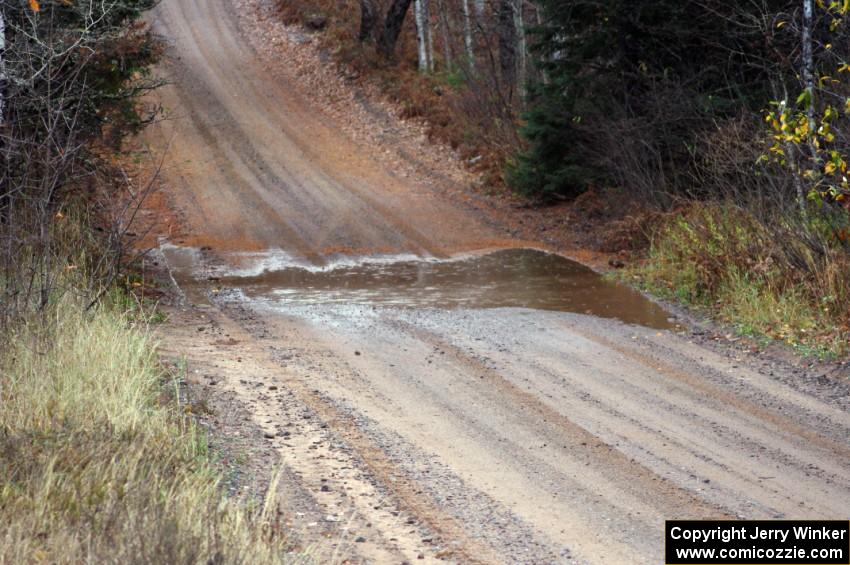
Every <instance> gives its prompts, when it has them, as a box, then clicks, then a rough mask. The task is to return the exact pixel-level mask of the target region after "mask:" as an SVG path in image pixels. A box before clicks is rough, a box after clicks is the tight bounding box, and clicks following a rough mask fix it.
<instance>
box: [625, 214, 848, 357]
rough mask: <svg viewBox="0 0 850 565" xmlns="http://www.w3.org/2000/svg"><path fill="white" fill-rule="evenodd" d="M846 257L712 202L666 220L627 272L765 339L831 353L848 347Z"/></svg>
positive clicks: (650, 287) (666, 295) (629, 277)
mask: <svg viewBox="0 0 850 565" xmlns="http://www.w3.org/2000/svg"><path fill="white" fill-rule="evenodd" d="M786 257H794V258H797V261H795V262H792V261H787V260H786V259H785V258H786ZM799 258H803V260H799ZM801 264H802V265H801ZM848 265H850V258H848V257H847V255H846V253H845V252H843V251H841V250H840V249H835V250H831V251H829V252H828V253H824V254H823V255H822V256H818V257H815V256H814V255H813V254H809V253H807V250H806V249H805V248H804V247H803V246H802V245H801V243H800V241H799V240H798V239H795V238H793V237H789V238H788V239H787V240H786V241H781V240H778V239H777V238H776V237H775V236H774V235H773V232H771V231H770V230H768V229H767V228H766V227H765V226H764V225H763V224H761V223H759V222H758V221H757V220H756V219H755V218H754V217H753V216H751V215H749V214H747V213H746V212H745V211H742V210H741V209H739V208H736V207H733V206H724V205H720V204H707V205H694V206H692V207H691V208H690V209H689V210H687V211H686V212H684V213H683V214H682V215H680V216H678V217H676V218H675V219H673V220H672V221H670V222H668V224H667V225H666V226H664V227H663V228H662V229H661V230H660V231H659V232H658V233H657V234H656V235H655V238H654V239H653V242H652V246H651V248H650V251H649V254H648V256H647V258H646V259H645V260H644V261H642V262H640V263H638V264H637V265H636V266H633V267H631V268H630V269H627V270H626V272H625V273H623V276H624V277H625V278H626V280H627V281H628V282H631V283H634V284H637V285H638V286H640V287H642V288H643V289H645V290H647V291H648V292H650V293H653V294H655V295H657V296H661V297H664V298H667V299H672V300H675V301H678V302H680V303H683V304H686V305H688V306H691V307H695V308H697V309H699V310H701V311H703V312H706V313H708V314H710V315H711V316H713V317H714V318H716V319H718V320H719V321H722V322H725V323H728V324H731V325H732V326H733V327H735V328H736V329H737V331H738V332H739V333H740V334H742V335H747V336H749V337H753V338H755V339H757V340H758V341H760V342H763V343H764V342H767V341H769V340H777V341H782V342H784V343H786V344H788V345H790V346H792V347H793V348H795V349H796V350H797V351H798V352H800V353H802V354H804V355H811V356H817V357H821V358H834V357H841V356H845V355H847V354H848V352H850V327H848V312H850V310H848V308H847V305H848V298H850V297H849V296H848V293H847V288H848V286H850V268H848Z"/></svg>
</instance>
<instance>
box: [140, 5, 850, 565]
mask: <svg viewBox="0 0 850 565" xmlns="http://www.w3.org/2000/svg"><path fill="white" fill-rule="evenodd" d="M238 1H239V0H163V2H162V4H161V5H160V6H159V7H158V8H157V10H156V14H155V18H154V19H155V24H154V25H155V27H156V29H157V30H158V31H159V32H160V33H162V34H163V35H164V36H166V37H167V38H168V39H169V40H170V42H171V44H172V45H171V49H170V61H169V62H168V63H167V65H166V66H165V70H166V71H167V72H168V73H170V75H171V78H172V80H173V81H174V84H173V85H172V86H170V87H168V88H167V89H165V90H164V91H163V92H162V97H163V102H164V103H165V105H166V106H167V107H168V108H169V110H170V113H171V115H172V117H173V118H172V119H171V120H169V121H167V122H165V123H163V124H161V125H160V126H159V127H158V129H157V130H156V131H154V132H152V133H151V135H150V138H149V139H150V141H151V144H152V146H153V147H154V148H155V149H156V150H158V151H162V150H164V149H166V148H168V150H169V153H168V158H167V161H166V166H165V169H164V179H165V181H166V186H167V191H168V194H169V197H170V199H171V200H172V204H173V206H174V207H175V209H176V210H178V212H179V213H180V214H181V215H182V218H181V221H182V226H181V228H180V232H181V236H180V240H179V241H173V242H170V243H168V244H166V245H164V246H163V258H164V259H165V261H166V262H167V263H168V266H169V269H170V272H171V274H172V276H173V277H174V280H175V282H176V283H177V284H178V286H179V287H180V288H181V290H182V291H183V292H184V295H185V297H186V301H185V302H184V303H183V305H182V307H180V308H176V309H175V310H174V311H173V312H172V319H171V322H170V323H169V324H167V325H166V327H165V328H164V330H163V332H164V336H163V337H164V342H165V347H166V352H167V353H168V354H169V355H171V356H174V357H181V356H185V358H186V359H187V361H188V367H189V375H190V378H191V381H192V383H193V384H194V386H195V387H196V389H197V391H199V392H198V393H197V394H200V395H207V396H208V397H209V399H210V402H209V405H210V406H211V407H212V414H211V415H209V416H208V417H207V421H208V422H209V424H210V425H211V426H213V427H214V428H216V429H218V430H220V431H221V432H222V433H224V434H234V435H239V434H241V435H243V436H244V437H246V438H247V439H248V440H249V442H253V444H256V445H261V446H264V448H268V449H270V450H271V453H272V454H273V455H272V456H270V457H268V458H267V461H268V462H270V463H272V462H276V461H277V460H279V462H280V464H281V465H282V468H283V480H282V487H281V489H282V494H281V505H282V507H283V508H284V510H285V512H286V514H287V516H289V517H290V519H291V522H292V525H291V527H292V535H293V537H294V538H296V539H298V540H301V541H302V542H303V544H304V545H309V544H312V543H316V544H318V549H315V550H314V555H317V556H318V555H321V558H318V560H319V561H321V560H324V559H325V558H328V559H330V558H333V557H334V556H339V555H345V556H347V557H349V558H350V559H351V560H352V561H358V560H359V561H364V562H375V563H402V562H405V561H407V562H414V561H417V562H418V561H419V560H424V561H425V562H431V561H438V560H449V561H455V562H462V563H469V562H480V563H498V562H505V563H560V562H578V563H658V562H661V554H662V553H661V552H662V531H663V521H664V520H665V519H668V518H703V517H736V516H740V517H746V518H803V517H811V518H815V517H828V518H846V517H847V509H848V508H850V443H848V438H850V412H848V408H850V386H848V382H847V380H846V378H844V377H842V376H820V377H818V378H812V377H810V376H807V375H804V374H793V373H792V372H791V371H790V370H789V369H788V368H786V367H783V366H781V365H779V364H775V363H765V362H758V361H757V360H756V359H754V358H748V357H746V356H744V357H742V358H735V357H731V356H727V355H722V354H720V353H717V352H715V351H713V350H711V349H709V348H706V347H704V346H701V345H699V344H698V343H696V342H695V341H694V340H693V339H692V334H691V333H689V332H688V331H672V330H666V329H652V328H649V327H643V326H638V325H629V324H625V323H621V322H619V321H616V320H611V319H604V318H599V317H595V316H590V315H585V314H581V313H569V312H561V311H552V310H549V311H547V310H541V309H532V308H523V307H513V306H511V307H487V308H479V307H460V308H456V307H455V308H451V309H448V308H440V307H406V306H405V305H404V304H392V303H389V304H387V303H382V304H377V303H372V302H370V300H371V299H369V298H368V297H366V298H363V297H364V296H365V295H364V293H363V292H361V291H362V289H360V288H355V289H352V288H351V287H350V286H346V285H345V284H342V283H340V284H342V287H341V288H343V290H345V291H346V292H352V293H353V294H351V295H350V296H352V297H355V298H354V299H352V300H351V301H350V302H347V301H346V300H342V301H339V300H336V301H333V302H323V301H322V300H321V299H320V298H319V299H311V300H309V301H300V302H299V301H298V300H294V301H293V300H290V299H289V298H288V297H289V296H290V295H289V294H285V293H284V294H281V293H280V292H278V293H277V294H275V291H274V290H272V291H269V293H267V294H264V295H262V296H254V295H252V294H251V292H250V291H249V290H246V288H247V285H248V283H247V282H246V283H245V285H241V284H240V283H239V280H240V278H241V279H245V280H246V281H247V280H248V279H250V278H251V277H256V276H257V275H263V274H264V273H268V272H274V271H279V270H280V269H284V272H286V270H285V269H290V270H291V269H292V268H293V267H294V266H298V265H300V266H301V267H305V268H307V269H312V271H311V272H316V273H323V272H337V270H338V269H339V268H341V267H340V264H342V265H358V264H359V259H358V258H359V257H363V256H369V257H371V258H372V260H374V259H375V258H376V255H378V256H379V257H378V258H379V259H380V261H382V262H383V263H392V260H393V258H392V257H393V256H394V255H398V254H403V257H404V258H407V259H410V258H411V257H413V256H426V257H437V258H439V257H445V256H450V255H454V254H456V253H458V252H461V251H463V252H469V251H473V250H483V249H492V248H498V247H517V246H522V245H524V242H518V241H514V240H511V239H509V238H506V237H505V235H504V234H505V232H504V231H502V230H500V229H499V228H498V226H497V225H495V224H493V223H492V222H488V221H487V220H485V219H482V216H481V215H480V214H477V213H474V212H473V211H471V210H469V209H467V208H466V207H464V206H463V205H462V203H459V201H458V200H452V199H451V198H448V197H446V195H445V193H444V192H443V191H442V190H441V189H440V187H439V186H437V185H438V184H439V182H440V181H439V179H438V180H437V181H435V180H434V178H435V177H434V176H429V175H428V174H420V173H417V172H416V170H413V172H412V173H411V172H409V171H407V169H404V168H395V167H393V166H392V163H393V161H392V158H391V157H387V150H386V148H385V147H381V146H378V145H375V144H371V143H367V142H364V140H363V139H361V140H355V139H352V137H353V136H352V135H351V134H350V129H349V128H346V125H350V124H342V123H340V122H339V119H338V118H337V117H334V116H329V115H327V114H326V113H323V111H322V108H321V107H320V106H319V104H318V102H317V100H318V98H317V97H314V96H312V93H311V92H310V91H309V89H305V88H304V86H303V84H301V83H300V82H299V80H298V77H297V76H296V75H297V69H296V68H294V67H292V68H290V67H289V66H288V65H289V63H288V57H289V56H290V55H291V56H292V57H295V56H300V55H299V53H302V51H303V49H306V47H305V46H304V45H303V44H304V42H305V38H304V37H303V36H301V35H300V34H298V33H296V32H292V31H287V30H282V29H281V28H278V27H275V24H274V23H272V22H270V21H269V20H268V19H267V16H268V12H267V11H264V9H265V7H266V5H265V1H264V0H244V1H243V3H240V4H238V5H236V4H235V2H238ZM269 3H271V2H269ZM276 34H278V35H276ZM270 38H272V39H270ZM277 38H280V42H281V43H280V45H278V46H277V47H275V48H274V49H270V48H269V45H270V44H273V41H272V40H273V39H274V41H276V40H277ZM269 52H276V53H278V54H279V57H278V58H277V59H270V58H269V57H268V54H269ZM360 109H362V108H360ZM360 109H358V108H357V107H354V106H352V109H351V111H352V115H354V114H355V113H356V112H359V111H360ZM372 118H374V116H373V117H372ZM372 118H370V117H368V116H367V117H366V118H365V119H366V120H367V122H368V120H369V119H372ZM358 119H360V118H358ZM383 123H384V124H386V123H388V122H383ZM376 127H378V126H376ZM399 127H402V126H399ZM410 143H411V144H414V143H415V142H414V141H411V142H410ZM411 147H415V145H411ZM391 149H393V150H396V149H398V150H400V149H405V150H406V154H408V155H409V154H410V149H409V147H401V148H391ZM422 152H423V154H422V155H420V156H418V157H420V160H419V163H420V165H421V163H428V162H429V161H428V156H427V155H425V152H426V150H425V149H423V150H422ZM453 166H455V165H453V164H452V163H449V162H446V163H444V167H445V169H446V170H448V169H451V168H452V167H453ZM419 168H420V169H421V166H420V167H419ZM443 172H444V171H443ZM445 176H446V175H445V174H443V175H442V176H440V177H439V178H443V180H445V179H444V177H445ZM340 262H342V263H340ZM382 268H383V267H382ZM376 272H381V273H383V272H384V271H381V270H380V269H378V271H376ZM428 272H429V271H427V270H420V271H417V273H418V274H417V275H416V276H419V277H420V278H423V277H424V278H425V279H427V273H428ZM423 273H425V274H423ZM225 279H226V282H225ZM281 280H286V278H285V277H284V278H283V279H281ZM435 281H436V282H434V281H430V280H425V282H424V283H423V282H422V281H419V283H421V284H420V286H415V285H414V286H413V287H412V288H413V289H414V292H418V290H419V289H422V292H425V291H426V290H427V291H428V292H431V291H433V288H434V287H435V286H436V287H439V285H440V284H441V283H440V282H439V281H440V279H439V278H436V279H435ZM488 282H489V281H488V280H480V281H477V282H473V283H470V284H471V285H474V284H478V285H480V286H481V288H482V289H485V290H487V291H488V292H489V290H488V289H490V288H491V287H488V286H487V284H488ZM432 283H433V284H432ZM281 284H283V283H281ZM334 284H337V283H334ZM412 284H413V283H412ZM417 284H418V283H417ZM243 286H245V288H243ZM267 286H268V285H267ZM499 288H501V287H498V286H493V287H492V289H493V290H492V292H496V293H498V292H499V290H498V289H499ZM290 290H291V289H290ZM312 291H315V288H312ZM312 291H311V294H310V296H311V297H313V296H315V295H316V293H315V292H312ZM298 292H299V290H298V289H294V290H291V293H295V294H296V295H297V294H298ZM291 293H290V294H291ZM319 294H321V293H319ZM225 400H227V402H228V403H229V404H226V403H225V402H224V401H225ZM234 403H235V404H234ZM234 405H236V406H239V407H240V408H239V409H233V408H223V407H224V406H231V407H232V406H234Z"/></svg>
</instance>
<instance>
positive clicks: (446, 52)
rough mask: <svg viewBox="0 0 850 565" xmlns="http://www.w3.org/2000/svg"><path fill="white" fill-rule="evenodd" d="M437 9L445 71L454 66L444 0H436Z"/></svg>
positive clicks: (447, 15)
mask: <svg viewBox="0 0 850 565" xmlns="http://www.w3.org/2000/svg"><path fill="white" fill-rule="evenodd" d="M437 9H438V11H439V15H440V32H441V33H442V35H443V62H444V64H445V66H446V70H447V71H451V70H452V68H453V67H454V61H452V39H451V32H450V30H449V14H448V11H447V10H446V0H437Z"/></svg>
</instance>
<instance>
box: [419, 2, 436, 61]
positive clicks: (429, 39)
mask: <svg viewBox="0 0 850 565" xmlns="http://www.w3.org/2000/svg"><path fill="white" fill-rule="evenodd" d="M421 1H422V12H423V14H422V16H423V18H424V20H425V44H426V45H427V46H428V71H429V72H430V71H433V70H434V36H433V34H432V33H431V0H421Z"/></svg>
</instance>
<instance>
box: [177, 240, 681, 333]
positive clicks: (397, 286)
mask: <svg viewBox="0 0 850 565" xmlns="http://www.w3.org/2000/svg"><path fill="white" fill-rule="evenodd" d="M168 255H169V263H171V264H172V265H173V261H174V260H175V259H179V260H180V261H182V262H183V265H181V266H186V265H188V264H189V263H192V262H193V261H194V259H195V258H194V257H191V256H190V254H189V255H187V253H186V252H184V253H183V254H182V255H180V256H179V257H178V256H174V254H173V253H169V254H168ZM263 261H265V264H266V265H268V263H269V262H268V258H265V259H263ZM274 265H275V266H274V268H273V269H264V268H256V269H250V268H245V267H240V268H237V269H235V270H231V271H230V272H229V273H228V272H227V271H226V270H222V269H219V270H216V269H213V270H212V271H210V272H211V273H212V274H213V275H214V279H215V281H216V284H217V285H219V286H221V287H222V288H223V289H228V288H231V289H238V290H239V291H240V292H241V294H243V295H244V296H245V297H246V298H248V299H250V300H255V301H260V302H264V303H269V304H272V305H274V306H276V307H285V306H287V305H297V306H304V305H347V306H350V305H364V306H393V307H401V308H440V309H456V308H473V309H481V308H501V307H519V308H535V309H540V310H554V311H562V312H576V313H581V314H591V315H594V316H600V317H604V318H615V319H618V320H621V321H623V322H626V323H632V324H639V325H643V326H648V327H652V328H659V329H671V328H673V327H674V324H673V323H671V321H670V320H669V316H670V315H669V314H668V313H667V312H665V311H664V310H663V309H662V308H661V307H659V306H658V305H656V304H655V303H653V302H651V301H649V300H647V299H646V298H644V297H643V296H642V295H641V294H640V293H638V292H635V291H633V290H631V289H629V288H626V287H624V286H622V285H619V284H616V283H613V282H610V281H608V280H606V279H604V278H603V277H601V276H600V275H598V274H596V273H595V272H593V271H592V270H590V269H588V268H587V267H585V266H583V265H581V264H579V263H576V262H574V261H570V260H568V259H565V258H563V257H560V256H558V255H553V254H550V253H545V252H542V251H538V250H532V249H508V250H501V251H496V252H493V253H489V254H486V255H472V256H468V257H460V258H454V259H449V260H436V259H417V258H412V257H397V258H395V259H388V258H384V259H372V260H370V259H364V260H363V261H360V262H354V261H350V260H349V261H344V262H340V263H332V264H330V265H328V266H325V267H311V266H307V265H295V264H291V263H290V264H289V265H288V266H287V264H286V263H285V262H283V261H277V262H274Z"/></svg>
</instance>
